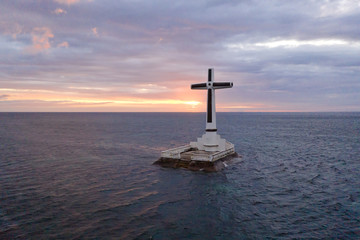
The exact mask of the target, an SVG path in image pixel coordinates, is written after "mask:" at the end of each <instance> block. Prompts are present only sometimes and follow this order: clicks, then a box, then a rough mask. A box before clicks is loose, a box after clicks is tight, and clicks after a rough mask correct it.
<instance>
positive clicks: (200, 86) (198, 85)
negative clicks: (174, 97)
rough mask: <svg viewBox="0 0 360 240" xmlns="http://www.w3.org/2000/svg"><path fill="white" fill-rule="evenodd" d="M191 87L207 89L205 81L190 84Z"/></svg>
mask: <svg viewBox="0 0 360 240" xmlns="http://www.w3.org/2000/svg"><path fill="white" fill-rule="evenodd" d="M191 89H207V86H206V83H195V84H191Z"/></svg>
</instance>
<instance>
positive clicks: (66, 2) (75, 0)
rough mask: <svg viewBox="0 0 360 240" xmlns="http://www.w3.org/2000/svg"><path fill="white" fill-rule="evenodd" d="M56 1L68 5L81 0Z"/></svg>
mask: <svg viewBox="0 0 360 240" xmlns="http://www.w3.org/2000/svg"><path fill="white" fill-rule="evenodd" d="M54 1H55V2H57V3H60V4H66V5H72V4H75V3H78V2H80V0H54Z"/></svg>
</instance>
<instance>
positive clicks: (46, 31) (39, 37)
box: [27, 27, 54, 54]
mask: <svg viewBox="0 0 360 240" xmlns="http://www.w3.org/2000/svg"><path fill="white" fill-rule="evenodd" d="M31 36H32V46H31V47H30V48H28V49H27V52H29V53H33V54H35V53H39V52H41V51H44V50H47V49H49V48H50V47H51V44H50V39H51V38H53V37H54V34H52V32H51V29H50V28H48V27H36V28H34V29H33V31H32V32H31Z"/></svg>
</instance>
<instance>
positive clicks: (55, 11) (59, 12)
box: [53, 8, 67, 15]
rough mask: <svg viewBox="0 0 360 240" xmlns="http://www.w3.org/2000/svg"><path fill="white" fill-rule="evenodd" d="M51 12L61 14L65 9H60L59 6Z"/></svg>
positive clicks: (64, 12)
mask: <svg viewBox="0 0 360 240" xmlns="http://www.w3.org/2000/svg"><path fill="white" fill-rule="evenodd" d="M53 13H55V14H57V15H61V14H66V13H67V12H66V10H64V9H61V8H57V9H55V10H54V11H53Z"/></svg>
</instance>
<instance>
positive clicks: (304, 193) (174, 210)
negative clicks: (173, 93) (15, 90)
mask: <svg viewBox="0 0 360 240" xmlns="http://www.w3.org/2000/svg"><path fill="white" fill-rule="evenodd" d="M217 125H218V126H217V127H218V133H219V134H220V135H221V136H222V137H223V138H225V139H227V140H228V141H230V142H232V143H234V144H235V148H236V151H237V152H238V153H239V154H240V155H241V156H242V159H235V160H234V162H233V163H231V164H230V165H229V166H228V167H227V168H226V169H224V170H223V171H221V172H217V173H204V172H191V171H187V170H182V169H167V168H161V167H159V166H156V165H152V163H153V162H154V161H155V160H157V159H158V158H159V156H160V152H161V151H162V150H166V149H169V148H173V147H177V146H181V145H184V144H188V143H189V142H190V141H194V140H195V139H196V138H197V137H200V136H201V135H202V134H203V133H204V128H205V114H204V113H0V239H294V238H295V239H300V238H301V239H304V238H305V239H308V238H314V239H360V113H218V114H217Z"/></svg>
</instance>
